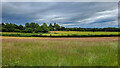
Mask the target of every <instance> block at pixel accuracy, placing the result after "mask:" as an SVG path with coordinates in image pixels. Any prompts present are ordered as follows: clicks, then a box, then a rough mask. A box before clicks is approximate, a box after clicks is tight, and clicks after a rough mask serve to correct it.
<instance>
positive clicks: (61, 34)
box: [0, 31, 120, 37]
mask: <svg viewBox="0 0 120 68" xmlns="http://www.w3.org/2000/svg"><path fill="white" fill-rule="evenodd" d="M0 35H2V36H17V37H107V36H109V37H111V36H120V34H119V33H118V32H100V31H99V32H92V31H91V32H90V31H49V32H48V33H19V32H2V33H0Z"/></svg>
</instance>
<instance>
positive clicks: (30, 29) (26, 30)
mask: <svg viewBox="0 0 120 68" xmlns="http://www.w3.org/2000/svg"><path fill="white" fill-rule="evenodd" d="M25 32H27V33H32V32H33V29H32V28H27V29H25Z"/></svg>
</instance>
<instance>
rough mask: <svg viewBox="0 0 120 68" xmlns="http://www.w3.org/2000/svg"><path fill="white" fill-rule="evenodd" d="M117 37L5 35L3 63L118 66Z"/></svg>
mask: <svg viewBox="0 0 120 68" xmlns="http://www.w3.org/2000/svg"><path fill="white" fill-rule="evenodd" d="M117 45H118V37H99V38H98V37H92V38H42V37H41V38H38V37H27V38H26V37H2V50H3V53H2V61H3V62H2V63H3V66H117V65H118V59H117V56H118V49H117Z"/></svg>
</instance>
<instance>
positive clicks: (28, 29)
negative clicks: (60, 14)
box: [0, 22, 120, 33]
mask: <svg viewBox="0 0 120 68" xmlns="http://www.w3.org/2000/svg"><path fill="white" fill-rule="evenodd" d="M0 26H2V27H1V28H0V31H2V32H23V33H38V32H42V33H47V32H49V31H93V32H94V31H112V32H119V31H120V28H114V27H108V28H80V27H79V28H65V27H63V26H60V25H59V24H57V23H54V24H53V25H52V24H51V23H50V24H49V25H47V24H46V23H43V24H42V25H39V24H38V23H34V22H31V23H25V26H23V25H16V24H13V23H1V24H0Z"/></svg>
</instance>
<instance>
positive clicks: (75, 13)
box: [2, 2, 118, 28]
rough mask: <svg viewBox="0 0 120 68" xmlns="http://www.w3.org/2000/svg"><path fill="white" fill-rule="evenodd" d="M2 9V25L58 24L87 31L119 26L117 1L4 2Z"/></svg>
mask: <svg viewBox="0 0 120 68" xmlns="http://www.w3.org/2000/svg"><path fill="white" fill-rule="evenodd" d="M2 9H3V10H2V14H3V16H2V19H3V22H13V23H16V24H25V23H26V22H36V23H39V24H42V23H43V22H46V23H47V24H48V23H54V22H57V23H58V24H60V25H62V26H65V27H75V26H78V27H86V28H87V27H92V26H93V25H94V26H95V25H98V24H99V25H101V24H103V23H107V22H113V23H117V15H118V12H117V2H4V3H2ZM106 25H107V26H110V25H111V23H108V24H106ZM106 25H103V26H102V27H106ZM114 26H117V24H116V25H114ZM98 27H100V26H98Z"/></svg>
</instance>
